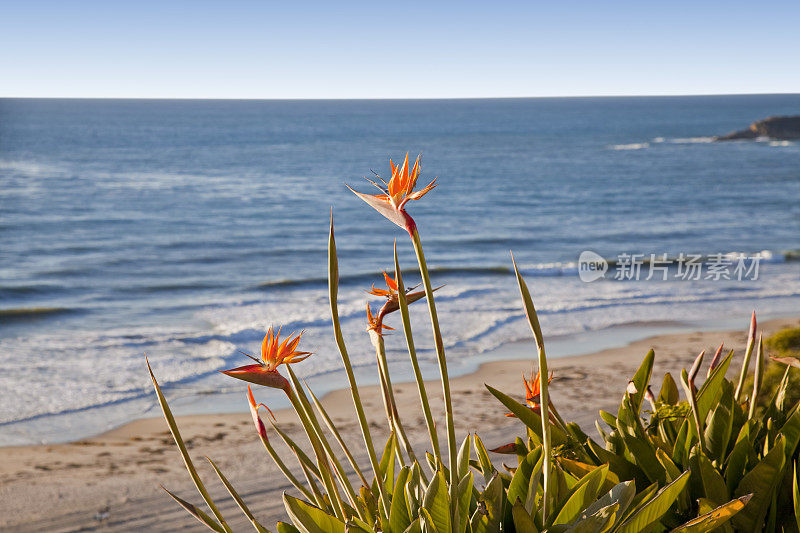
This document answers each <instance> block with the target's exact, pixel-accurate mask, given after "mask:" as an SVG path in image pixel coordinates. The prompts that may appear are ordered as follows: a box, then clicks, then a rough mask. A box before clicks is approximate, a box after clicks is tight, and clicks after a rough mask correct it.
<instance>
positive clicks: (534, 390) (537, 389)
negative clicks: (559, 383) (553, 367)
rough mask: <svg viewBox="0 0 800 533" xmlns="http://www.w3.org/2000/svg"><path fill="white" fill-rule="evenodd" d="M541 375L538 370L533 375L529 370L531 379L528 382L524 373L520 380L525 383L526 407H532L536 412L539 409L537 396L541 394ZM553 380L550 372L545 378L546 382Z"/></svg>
mask: <svg viewBox="0 0 800 533" xmlns="http://www.w3.org/2000/svg"><path fill="white" fill-rule="evenodd" d="M540 380H541V375H540V372H538V371H537V372H536V375H535V376H534V375H533V372H531V380H530V382H528V380H527V379H525V374H523V375H522V381H523V382H524V383H525V401H526V402H527V404H528V407H530V408H531V409H533V410H534V411H537V412H538V409H539V399H540V398H539V397H540V395H541V393H542V392H541V387H542V385H541V383H540ZM551 381H553V372H550V377H549V378H548V379H547V383H550V382H551Z"/></svg>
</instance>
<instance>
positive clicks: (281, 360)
mask: <svg viewBox="0 0 800 533" xmlns="http://www.w3.org/2000/svg"><path fill="white" fill-rule="evenodd" d="M302 335H303V334H302V333H300V334H298V335H297V336H294V334H291V335H289V336H288V337H287V338H286V339H285V340H284V341H283V342H280V336H281V330H280V328H278V332H277V333H273V330H272V327H270V328H269V330H268V331H267V334H266V335H265V336H264V341H263V342H262V343H261V359H262V361H258V359H256V358H255V357H253V356H252V355H249V354H245V355H247V356H248V357H250V358H251V359H254V360H255V361H257V362H258V364H255V365H246V366H240V367H238V368H232V369H230V370H221V371H220V372H222V373H223V374H225V375H227V376H231V377H234V378H237V379H241V380H244V381H249V382H250V383H255V384H256V385H263V386H265V387H272V388H276V389H286V388H287V387H288V386H289V382H288V381H287V380H286V378H284V377H283V376H282V375H281V374H280V372H278V370H277V369H278V366H279V365H283V364H285V365H289V364H292V363H299V362H300V361H302V360H304V359H306V358H307V357H308V356H310V355H311V352H301V351H298V350H297V345H298V344H299V343H300V337H301V336H302Z"/></svg>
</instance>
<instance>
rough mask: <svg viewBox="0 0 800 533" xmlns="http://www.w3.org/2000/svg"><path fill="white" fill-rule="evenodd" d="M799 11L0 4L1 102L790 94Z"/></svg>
mask: <svg viewBox="0 0 800 533" xmlns="http://www.w3.org/2000/svg"><path fill="white" fill-rule="evenodd" d="M798 21H800V2H798V1H797V0H792V1H788V0H787V1H782V2H769V1H766V2H757V1H753V0H750V1H747V2H739V1H728V2H716V1H710V2H702V1H694V2H684V1H670V2H658V3H655V2H646V1H638V2H614V1H613V0H610V1H608V2H597V1H594V2H579V1H573V2H570V1H562V2H558V3H555V2H548V3H544V2H535V1H528V2H503V1H495V2H489V1H482V2H470V1H463V2H455V1H443V2H402V3H381V2H375V1H372V2H347V1H344V0H343V1H340V2H305V1H299V0H298V1H282V2H265V1H261V2H254V1H238V0H232V1H227V2H223V1H220V2H205V1H192V2H187V1H172V2H170V1H167V0H162V1H159V2H151V1H147V0H144V1H138V2H116V1H113V0H112V1H108V0H107V1H105V2H89V1H80V0H76V1H70V2H66V1H60V2H43V1H37V0H26V1H15V0H2V1H0V80H2V82H0V97H1V96H30V97H57V96H61V97H140V98H154V97H163V98H440V97H506V96H579V95H635V94H716V93H754V92H800V31H798V28H797V24H798Z"/></svg>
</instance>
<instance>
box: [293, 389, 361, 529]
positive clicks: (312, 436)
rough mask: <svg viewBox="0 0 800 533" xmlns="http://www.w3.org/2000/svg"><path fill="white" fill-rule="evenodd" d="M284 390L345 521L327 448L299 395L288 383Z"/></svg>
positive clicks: (334, 509)
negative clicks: (312, 424) (313, 425)
mask: <svg viewBox="0 0 800 533" xmlns="http://www.w3.org/2000/svg"><path fill="white" fill-rule="evenodd" d="M284 391H285V392H286V396H287V397H288V398H289V401H290V402H291V403H292V407H294V410H295V412H296V413H297V416H298V417H300V422H301V423H302V424H303V428H304V429H305V431H306V435H308V440H309V441H310V442H311V446H312V447H313V448H314V454H315V455H316V456H317V466H318V467H319V472H320V474H322V480H323V482H324V483H325V490H326V491H327V492H328V496H329V497H330V499H331V506H332V507H333V512H334V514H335V515H336V517H337V518H339V519H340V520H342V521H345V520H347V517H346V515H345V512H344V505H343V504H342V498H341V496H340V495H339V491H338V490H337V489H336V484H335V483H334V482H333V478H332V477H331V470H330V465H329V464H328V458H327V457H326V455H325V450H323V449H322V446H321V444H320V442H319V439H318V438H317V435H316V432H315V431H314V428H313V427H312V426H311V422H310V421H309V420H308V418H307V417H306V414H305V409H303V405H302V403H300V400H298V398H297V395H296V394H295V393H294V391H293V390H292V389H291V387H289V386H288V385H287V386H286V388H285V389H284Z"/></svg>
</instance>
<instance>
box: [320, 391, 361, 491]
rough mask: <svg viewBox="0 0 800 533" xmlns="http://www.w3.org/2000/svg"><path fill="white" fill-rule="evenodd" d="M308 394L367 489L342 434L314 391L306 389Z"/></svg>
mask: <svg viewBox="0 0 800 533" xmlns="http://www.w3.org/2000/svg"><path fill="white" fill-rule="evenodd" d="M306 387H308V385H306ZM308 392H309V394H311V399H312V400H314V405H315V406H316V407H317V411H319V413H320V414H321V415H322V420H323V421H324V422H325V425H327V426H328V429H329V430H330V432H331V433H333V436H334V438H335V439H336V442H338V443H339V446H340V447H341V448H342V451H343V452H344V455H345V457H347V460H348V461H349V462H350V466H352V467H353V470H355V472H356V474H358V478H359V479H360V480H361V483H362V484H363V485H364V486H365V487H369V482H368V481H367V478H366V477H364V473H363V472H362V471H361V468H360V467H359V466H358V462H356V459H355V457H353V454H352V453H350V449H349V448H348V447H347V444H345V442H344V439H343V438H342V434H341V433H339V429H338V428H337V427H336V425H335V424H334V423H333V420H331V417H330V415H328V412H327V411H326V410H325V407H323V405H322V402H320V401H319V399H318V398H317V397H316V395H315V394H314V391H312V390H311V389H310V388H309V389H308Z"/></svg>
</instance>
